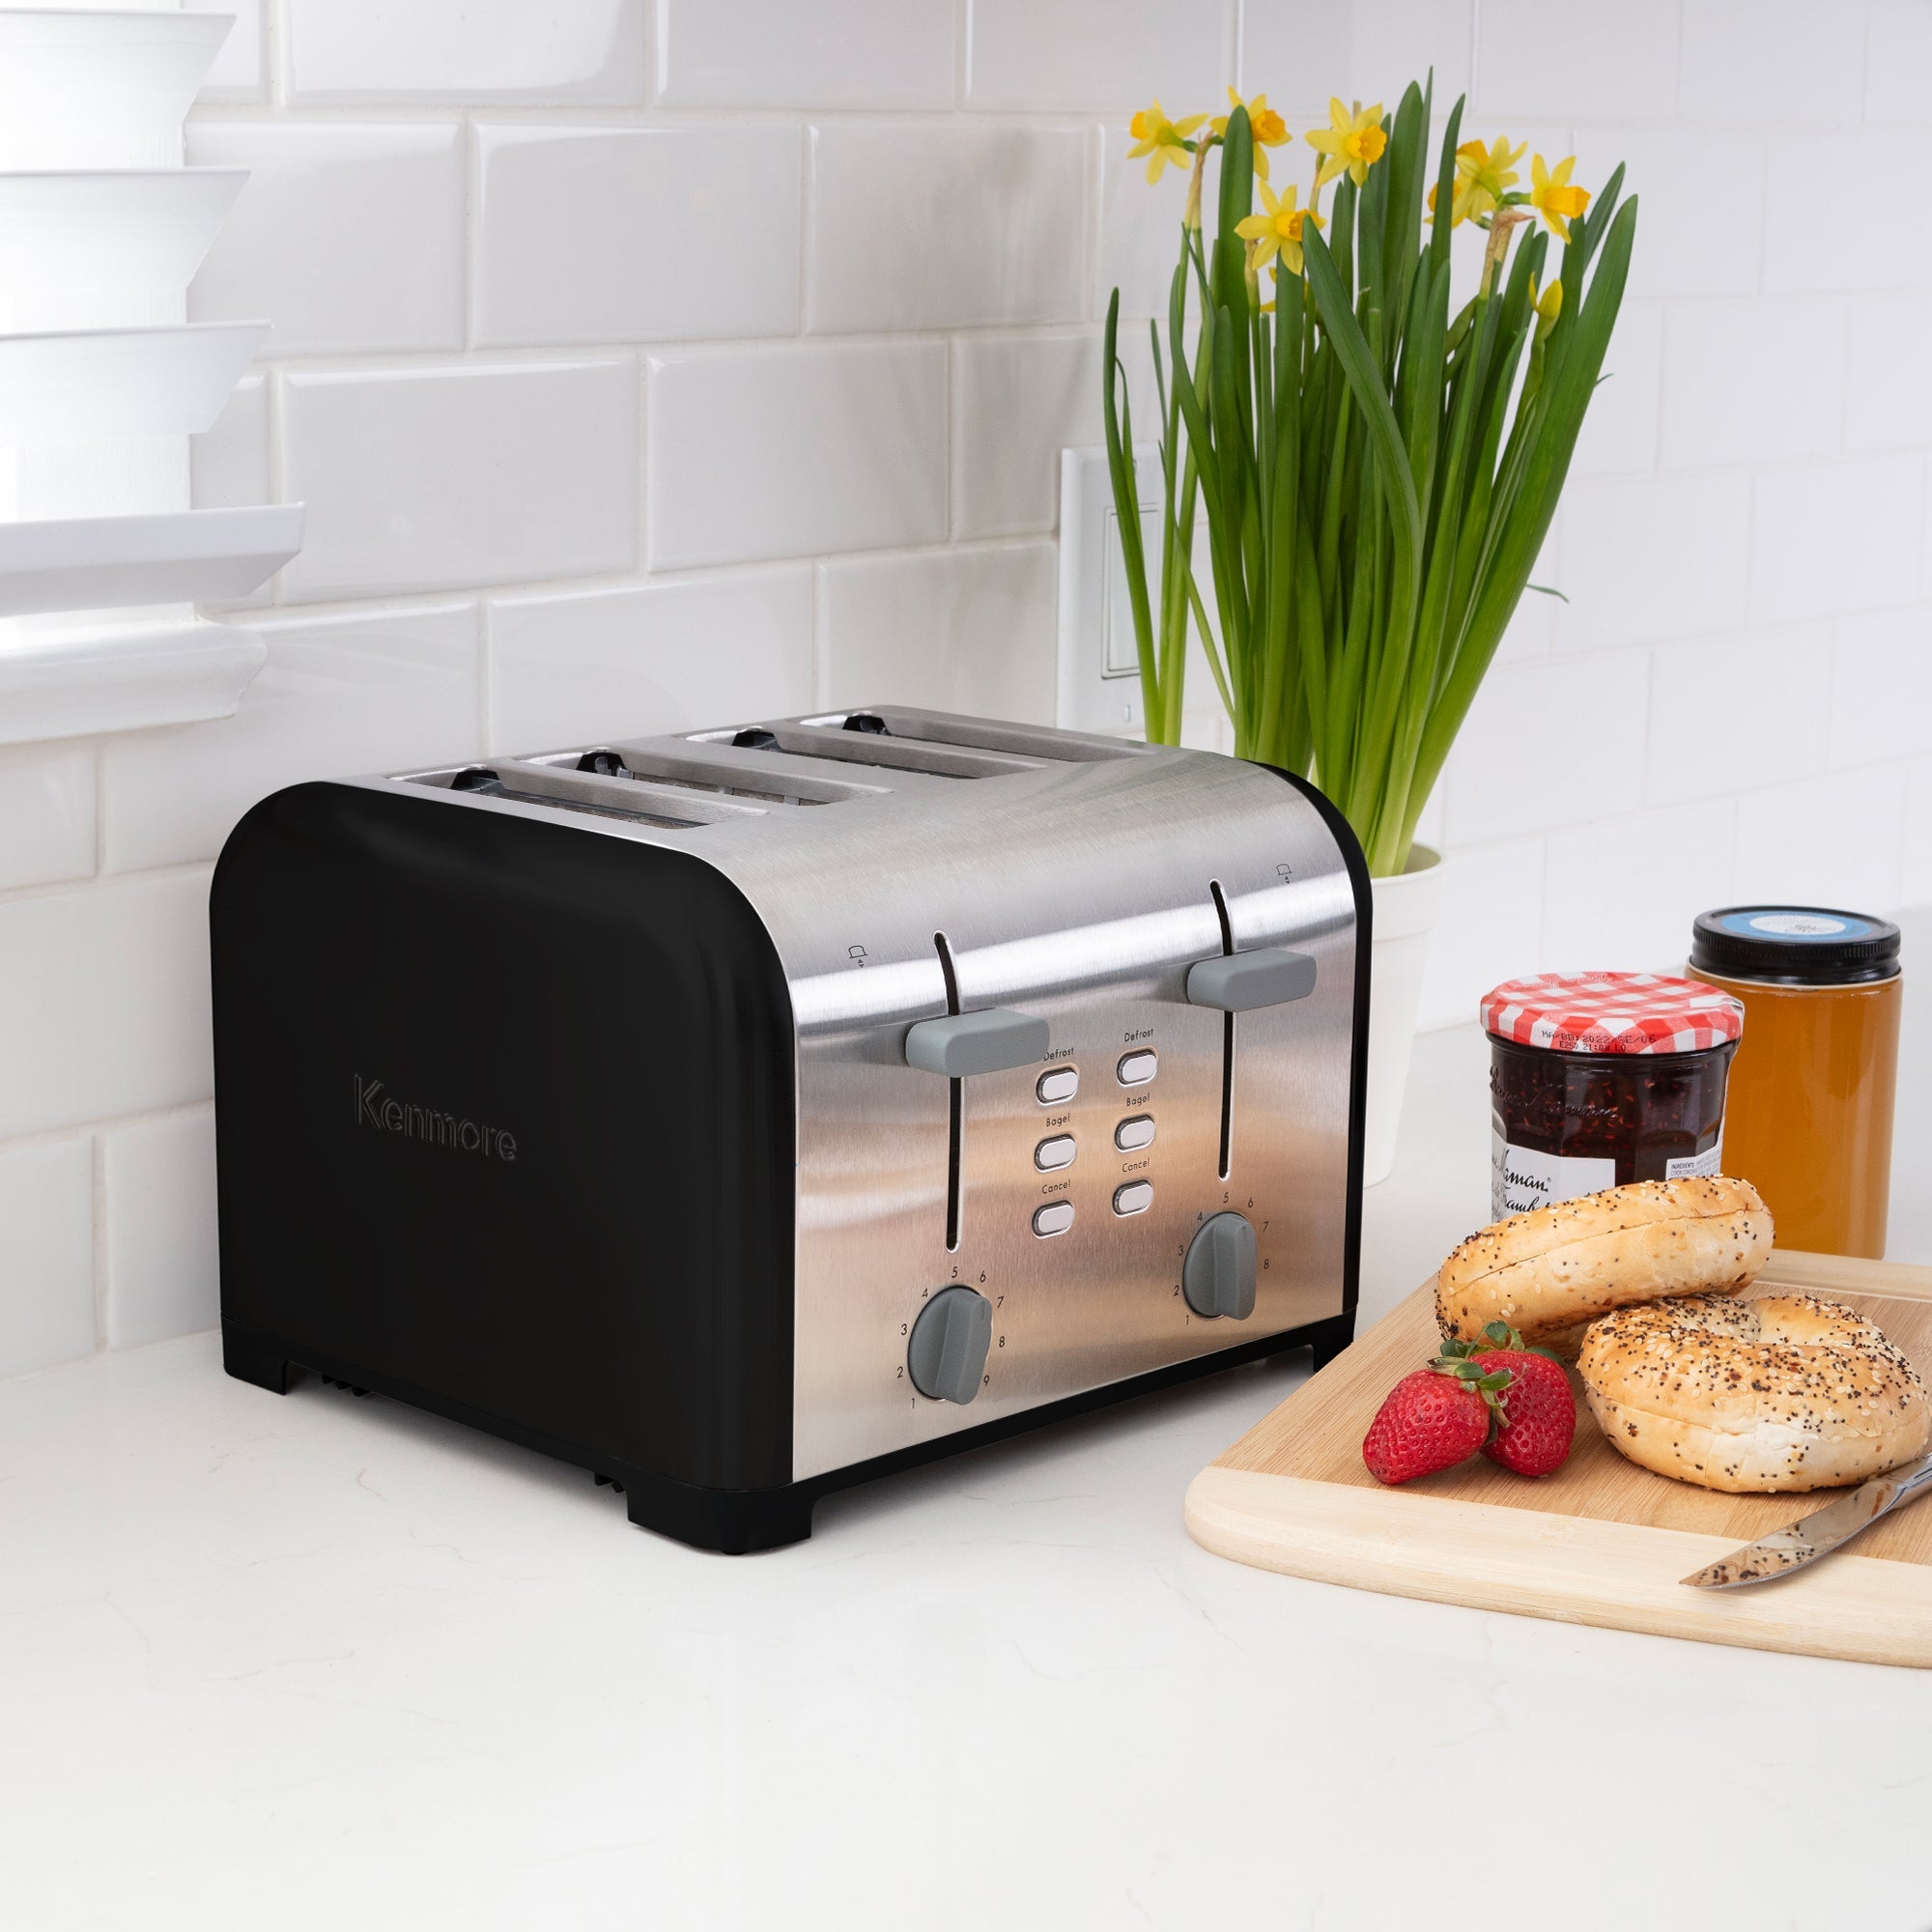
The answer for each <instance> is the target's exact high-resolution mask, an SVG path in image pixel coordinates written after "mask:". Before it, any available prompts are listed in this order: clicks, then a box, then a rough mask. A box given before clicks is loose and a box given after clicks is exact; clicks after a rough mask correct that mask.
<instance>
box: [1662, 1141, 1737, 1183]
mask: <svg viewBox="0 0 1932 1932" xmlns="http://www.w3.org/2000/svg"><path fill="white" fill-rule="evenodd" d="M1723 1171H1724V1136H1723V1133H1722V1131H1721V1130H1719V1134H1718V1138H1717V1139H1716V1140H1714V1141H1713V1142H1712V1143H1711V1145H1710V1146H1709V1147H1707V1148H1706V1149H1705V1150H1704V1151H1703V1152H1702V1153H1687V1154H1684V1155H1681V1156H1680V1157H1679V1158H1678V1159H1676V1160H1667V1161H1665V1162H1664V1163H1663V1178H1664V1179H1666V1180H1696V1179H1701V1178H1702V1177H1703V1176H1705V1175H1707V1174H1722V1173H1723Z"/></svg>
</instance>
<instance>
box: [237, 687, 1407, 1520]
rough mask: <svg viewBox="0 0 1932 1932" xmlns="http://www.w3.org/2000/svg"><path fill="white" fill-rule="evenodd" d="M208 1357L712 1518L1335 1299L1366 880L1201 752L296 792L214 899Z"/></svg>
mask: <svg viewBox="0 0 1932 1932" xmlns="http://www.w3.org/2000/svg"><path fill="white" fill-rule="evenodd" d="M211 917H212V922H213V992H214V1054H215V1105H216V1133H217V1141H218V1159H219V1176H220V1231H221V1307H222V1333H223V1341H224V1349H225V1355H226V1363H227V1368H228V1372H229V1373H230V1374H231V1375H235V1376H239V1377H241V1378H243V1379H245V1380H248V1381H251V1382H256V1383H259V1384H260V1385H262V1386H263V1387H265V1388H270V1389H274V1390H277V1391H281V1390H283V1389H285V1388H286V1386H287V1383H288V1377H289V1371H290V1369H291V1368H292V1367H295V1366H300V1367H303V1368H307V1369H310V1370H313V1371H316V1372H318V1373H319V1374H321V1375H322V1376H324V1377H327V1378H332V1379H334V1380H336V1381H339V1382H342V1383H345V1384H348V1385H349V1386H351V1387H354V1388H356V1389H358V1390H360V1389H369V1390H377V1391H380V1392H382V1393H384V1394H386V1395H389V1396H393V1397H395V1398H398V1399H399V1400H401V1401H403V1402H407V1403H412V1404H415V1405H417V1406H420V1407H422V1408H425V1409H430V1410H434V1411H435V1412H437V1413H438V1414H440V1415H444V1416H450V1417H454V1418H456V1419H457V1420H459V1421H462V1422H466V1423H471V1424H473V1425H475V1426H476V1427H477V1428H479V1429H484V1430H489V1431H492V1432H493V1433H495V1434H496V1435H501V1436H505V1437H508V1438H509V1439H510V1440H512V1441H515V1442H519V1443H523V1444H526V1445H527V1446H529V1447H531V1448H534V1449H538V1450H541V1451H543V1452H545V1453H547V1454H549V1455H553V1456H557V1457H561V1458H564V1459H566V1460H568V1461H569V1462H572V1463H579V1464H582V1466H583V1467H585V1468H586V1469H588V1470H590V1471H592V1472H594V1473H595V1474H596V1475H597V1476H599V1477H600V1478H602V1479H606V1480H609V1481H611V1482H612V1483H614V1484H617V1485H620V1486H621V1487H622V1489H623V1491H624V1493H625V1500H626V1503H627V1505H628V1508H629V1511H630V1516H631V1520H632V1521H634V1522H638V1523H642V1524H645V1525H647V1526H648V1527H650V1528H652V1529H657V1530H661V1531H664V1532H666V1533H668V1535H671V1536H674V1537H679V1538H682V1539H683V1540H684V1541H686V1542H688V1543H693V1544H697V1545H700V1546H703V1547H705V1548H714V1549H725V1550H733V1551H740V1550H749V1549H758V1548H769V1547H772V1546H775V1545H779V1544H782V1543H787V1542H792V1541H796V1540H797V1539H799V1538H801V1537H804V1536H807V1535H809V1534H810V1526H811V1510H812V1505H813V1503H814V1502H815V1501H816V1499H817V1498H818V1497H819V1496H820V1495H822V1494H823V1493H824V1492H826V1491H828V1490H830V1489H834V1488H838V1487H839V1486H842V1485H845V1484H850V1483H854V1482H859V1481H862V1480H864V1479H865V1478H867V1477H869V1476H875V1475H880V1474H883V1473H885V1472H887V1471H889V1470H894V1469H898V1468H903V1467H905V1466H906V1465H907V1464H909V1463H918V1462H922V1461H924V1460H927V1459H929V1458H932V1457H936V1456H941V1455H945V1454H948V1453H950V1452H951V1451H953V1450H956V1449H964V1448H968V1447H971V1446H973V1445H975V1444H978V1443H982V1442H987V1441H990V1440H992V1439H994V1438H996V1437H998V1436H1003V1435H1009V1434H1011V1433H1013V1432H1014V1431H1017V1430H1020V1429H1024V1428H1028V1427H1031V1426H1033V1425H1035V1424H1037V1423H1042V1422H1049V1421H1052V1420H1054V1419H1056V1418H1058V1417H1062V1416H1065V1415H1069V1414H1072V1413H1074V1412H1076V1411H1078V1410H1081V1409H1084V1408H1088V1407H1092V1406H1095V1405H1097V1404H1100V1403H1103V1402H1110V1401H1113V1400H1115V1399H1117V1398H1120V1397H1124V1396H1131V1395H1136V1394H1139V1393H1141V1392H1143V1391H1146V1390H1149V1389H1153V1388H1157V1387H1160V1386H1161V1385H1163V1384H1165V1383H1169V1382H1173V1381H1177V1380H1179V1379H1181V1378H1186V1377H1191V1376H1198V1375H1202V1374H1206V1373H1208V1372H1210V1371H1212V1370H1215V1369H1219V1368H1223V1367H1226V1366H1228V1365H1229V1364H1231V1363H1235V1362H1241V1361H1247V1360H1251V1359H1253V1358H1255V1357H1257V1356H1261V1355H1264V1354H1269V1353H1271V1352H1273V1351H1275V1350H1283V1349H1292V1348H1293V1347H1295V1346H1297V1345H1299V1344H1311V1343H1312V1344H1313V1345H1314V1348H1315V1350H1316V1355H1317V1359H1318V1361H1320V1360H1323V1359H1326V1357H1327V1356H1328V1355H1330V1354H1332V1353H1333V1352H1334V1351H1335V1350H1338V1349H1340V1348H1341V1347H1342V1346H1343V1344H1344V1343H1346V1342H1347V1340H1348V1339H1349V1336H1350V1332H1351V1329H1352V1325H1353V1321H1354V1307H1355V1278H1356V1263H1357V1250H1358V1246H1359V1238H1360V1216H1361V1184H1360V1183H1361V1145H1362V1091H1363V1065H1364V1055H1365V1051H1366V1045H1367V988H1368V958H1369V953H1368V942H1369V888H1368V877H1367V873H1366V870H1365V868H1364V867H1363V864H1362V859H1361V855H1360V852H1359V850H1358V848H1357V846H1356V842H1355V840H1354V838H1353V837H1352V836H1351V835H1350V832H1349V829H1348V827H1347V825H1346V824H1345V823H1344V821H1343V820H1342V818H1341V816H1340V815H1339V813H1337V812H1336V810H1334V809H1333V807H1332V806H1330V805H1329V804H1328V803H1327V801H1326V800H1324V799H1323V798H1322V797H1321V794H1320V793H1318V792H1317V791H1316V790H1314V789H1313V788H1312V787H1311V786H1309V785H1307V784H1304V783H1303V782H1301V781H1299V780H1297V779H1293V778H1290V777H1288V776H1286V775H1285V774H1282V773H1279V772H1276V771H1273V770H1270V769H1268V768H1265V767H1263V766H1259V765H1255V764H1250V763H1246V762H1244V761H1241V760H1238V759H1235V758H1229V757H1222V756H1218V755H1215V754H1212V753H1200V752H1190V751H1179V750H1173V749H1169V748H1166V747H1157V746H1149V745H1140V744H1131V743H1127V742H1124V741H1120V740H1115V739H1109V738H1097V737H1084V736H1079V735H1076V734H1074V733H1071V732H1065V731H1054V730H1047V729H1043V728H1036V727H1032V726H1023V725H1003V724H991V723H983V722H981V721H980V720H977V719H971V718H961V717H952V716H948V715H946V714H943V713H938V712H927V711H913V710H903V709H895V708H893V707H891V706H884V705H882V706H880V707H879V708H877V709H876V710H870V711H855V712H850V713H847V712H836V713H834V714H832V715H830V716H820V717H811V718H797V719H777V720H772V721H769V722H766V723H762V724H753V725H743V726H737V727H729V728H725V729H722V730H714V731H695V732H684V733H680V734H677V735H675V736H668V737H651V738H639V739H612V740H609V741H602V742H598V743H594V744H590V745H587V746H580V747H577V748H575V749H572V750H569V751H563V752H550V753H542V754H540V755H535V756H531V757H516V758H509V757H505V758H492V759H489V760H488V761H487V762H485V763H478V764H471V765H463V766H457V767H451V768H444V769H440V770H435V771H412V772H404V773H399V774H395V775H392V776H387V777H377V778H362V779H352V780H346V781H340V782H332V783H316V784H298V785H295V786H293V787H291V788H289V789H287V790H284V791H280V792H277V793H276V794H274V796H272V797H270V798H269V799H267V800H265V801H264V802H263V803H262V804H260V805H258V806H257V807H255V809H254V810H252V811H250V812H249V813H248V815H247V816H246V817H245V818H244V819H243V820H242V821H241V824H240V825H239V826H238V827H237V828H236V830H235V833H234V835H233V836H232V837H231V838H229V840H228V843H227V846H226V848H225V849H224V850H223V852H222V855H221V861H220V865H219V867H218V868H217V870H216V872H215V876H214V885H213V906H212V914H211Z"/></svg>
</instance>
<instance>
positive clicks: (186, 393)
mask: <svg viewBox="0 0 1932 1932" xmlns="http://www.w3.org/2000/svg"><path fill="white" fill-rule="evenodd" d="M268 332H269V325H268V324H267V323H266V322H218V323H186V324H182V325H180V326H177V327H166V328H79V329H64V330H61V331H58V332H55V333H48V334H37V335H0V444H7V443H15V444H18V443H30V442H87V441H96V440H106V439H108V438H113V437H132V436H199V435H200V434H201V432H202V431H203V430H205V429H206V428H207V427H208V426H209V424H210V423H212V422H213V420H214V418H215V417H216V416H217V415H218V414H219V413H220V412H221V408H222V406H223V404H225V403H226V402H227V401H228V398H229V397H230V395H232V394H233V393H234V389H235V384H237V383H238V382H240V381H241V374H242V372H243V371H244V370H245V369H246V368H247V366H248V364H249V362H250V361H251V360H252V359H253V357H254V355H255V352H256V350H257V349H259V348H260V347H261V345H262V341H263V338H264V337H265V336H267V334H268Z"/></svg>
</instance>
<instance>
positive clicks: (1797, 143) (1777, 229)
mask: <svg viewBox="0 0 1932 1932" xmlns="http://www.w3.org/2000/svg"><path fill="white" fill-rule="evenodd" d="M1924 145H1925V144H1924V141H1923V139H1922V137H1921V136H1920V135H1918V133H1907V132H1903V131H1890V130H1888V131H1886V132H1876V131H1873V132H1864V133H1846V134H1842V135H1838V136H1834V137H1833V142H1832V147H1831V154H1832V165H1831V166H1830V167H1820V166H1819V165H1818V159H1819V152H1820V151H1819V146H1818V143H1817V142H1815V141H1807V140H1800V139H1798V138H1796V137H1791V138H1787V139H1783V140H1778V141H1775V142H1773V143H1772V147H1771V164H1770V168H1769V170H1768V174H1767V185H1766V198H1767V202H1768V204H1769V206H1770V207H1771V208H1772V209H1773V210H1774V211H1775V215H1776V218H1775V219H1774V220H1773V221H1772V222H1771V223H1770V225H1769V228H1768V230H1767V232H1766V235H1765V244H1764V287H1765V289H1766V290H1767V291H1769V292H1771V293H1774V294H1775V293H1779V292H1782V291H1786V290H1816V291H1818V292H1819V293H1821V294H1822V293H1828V292H1832V291H1835V290H1838V289H1842V288H1844V287H1846V286H1847V285H1848V284H1849V285H1850V286H1852V287H1854V288H1856V289H1858V290H1860V291H1871V290H1879V289H1909V288H1921V287H1923V286H1924V285H1925V284H1926V282H1927V281H1928V280H1932V270H1928V268H1927V261H1928V259H1929V258H1932V198H1928V197H1926V196H1924V195H1921V194H1917V193H1910V192H1900V193H1889V192H1885V191H1883V188H1882V186H1880V185H1883V184H1890V183H1901V184H1902V183H1913V182H1917V181H1918V178H1919V176H1920V174H1921V173H1922V172H1923V169H1924V160H1925V156H1924ZM1867 185H1871V186H1867ZM1861 190H1862V191H1861Z"/></svg>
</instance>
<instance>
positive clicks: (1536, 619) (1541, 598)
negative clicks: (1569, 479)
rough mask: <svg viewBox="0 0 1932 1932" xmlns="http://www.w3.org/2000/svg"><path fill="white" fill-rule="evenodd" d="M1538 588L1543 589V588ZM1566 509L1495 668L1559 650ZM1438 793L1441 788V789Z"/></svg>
mask: <svg viewBox="0 0 1932 1932" xmlns="http://www.w3.org/2000/svg"><path fill="white" fill-rule="evenodd" d="M1537 586H1541V587H1540V588H1539V587H1537ZM1562 587H1563V507H1562V505H1561V504H1560V503H1559V504H1558V505H1557V509H1556V515H1555V516H1554V517H1553V518H1552V519H1551V520H1550V525H1549V528H1548V532H1547V533H1546V534H1545V536H1544V539H1543V548H1542V549H1541V550H1540V551H1538V552H1537V554H1536V561H1535V562H1534V563H1533V564H1531V565H1530V568H1529V577H1528V580H1527V581H1526V582H1525V583H1524V586H1523V592H1522V595H1521V596H1520V597H1519V598H1518V599H1517V605H1516V610H1515V611H1513V612H1512V613H1511V615H1510V620H1509V622H1508V623H1507V624H1506V625H1504V627H1503V635H1502V639H1501V640H1500V641H1499V642H1498V643H1497V645H1496V653H1495V656H1494V657H1493V658H1492V659H1491V660H1490V662H1491V663H1492V665H1507V664H1531V663H1541V662H1542V661H1544V660H1545V659H1547V658H1548V656H1549V655H1550V653H1551V652H1552V651H1553V650H1554V649H1555V647H1556V626H1557V622H1558V620H1559V619H1560V617H1561V616H1562V613H1563V599H1562V597H1561V595H1560V594H1559V595H1551V594H1550V593H1551V592H1552V591H1555V592H1559V593H1560V592H1561V590H1562ZM1438 790H1439V787H1438Z"/></svg>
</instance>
